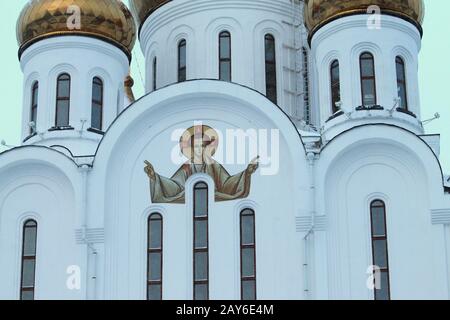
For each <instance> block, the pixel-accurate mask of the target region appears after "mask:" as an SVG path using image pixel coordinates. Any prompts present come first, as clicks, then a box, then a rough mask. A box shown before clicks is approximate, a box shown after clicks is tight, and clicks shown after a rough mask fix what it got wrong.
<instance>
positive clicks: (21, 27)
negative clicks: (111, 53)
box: [17, 0, 136, 56]
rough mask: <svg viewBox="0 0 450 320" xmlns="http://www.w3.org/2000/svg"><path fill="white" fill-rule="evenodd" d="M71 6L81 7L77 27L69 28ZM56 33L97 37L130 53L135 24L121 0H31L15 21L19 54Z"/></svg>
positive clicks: (71, 15)
mask: <svg viewBox="0 0 450 320" xmlns="http://www.w3.org/2000/svg"><path fill="white" fill-rule="evenodd" d="M70 6H77V7H78V8H80V19H79V22H80V24H79V26H80V28H79V29H77V28H75V29H72V30H71V29H70V28H73V26H72V25H71V24H70V23H69V24H68V21H69V22H71V21H76V19H74V17H75V16H74V14H73V13H72V12H73V11H71V10H70ZM68 9H69V10H68ZM68 11H69V12H68ZM69 27H70V28H69ZM57 35H85V36H92V37H96V38H100V39H103V40H106V41H108V42H111V43H113V44H115V45H116V46H118V47H119V48H120V49H122V50H123V51H124V52H125V53H126V54H127V55H128V56H130V55H131V50H132V48H133V46H134V43H135V41H136V25H135V22H134V19H133V16H132V15H131V12H130V11H129V10H128V8H127V7H126V6H125V5H124V4H123V3H122V1H120V0H30V1H29V2H28V3H27V4H26V6H25V7H24V9H23V10H22V13H21V14H20V17H19V20H18V21H17V41H18V42H19V45H20V47H21V48H20V53H22V52H23V50H24V49H26V48H27V47H28V46H30V45H31V44H32V43H35V42H36V41H38V40H40V39H43V38H48V37H51V36H57Z"/></svg>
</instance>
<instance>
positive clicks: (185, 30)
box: [140, 0, 303, 116]
mask: <svg viewBox="0 0 450 320" xmlns="http://www.w3.org/2000/svg"><path fill="white" fill-rule="evenodd" d="M302 5H303V3H300V4H299V3H297V2H291V1H289V0H239V1H229V0H228V1H216V0H197V1H190V0H175V1H171V2H169V3H167V4H164V5H163V6H161V7H160V8H158V9H157V10H156V11H155V12H153V13H152V14H151V15H150V16H149V18H148V19H147V20H146V21H145V23H144V24H143V26H142V29H141V32H140V43H141V48H142V52H143V53H144V56H145V57H146V67H145V74H146V92H150V91H152V83H153V70H152V69H153V59H154V57H155V56H156V57H157V88H161V87H164V86H166V85H169V84H172V83H175V82H177V66H178V62H177V59H178V49H177V48H178V43H179V41H180V40H181V39H185V40H186V41H187V79H202V78H208V79H217V78H218V77H219V76H218V72H219V67H218V55H219V54H218V36H219V34H220V32H222V31H225V30H227V31H229V32H230V33H231V42H232V81H233V82H236V83H239V84H242V85H245V86H248V87H250V88H252V89H255V90H257V91H259V92H261V93H263V94H265V91H266V85H265V73H264V68H265V67H264V61H265V51H264V36H265V34H267V33H270V34H272V35H273V36H274V38H275V42H276V55H277V82H278V105H279V106H281V107H282V108H283V110H285V111H286V112H287V113H288V114H289V115H292V116H297V115H298V114H299V113H300V111H299V110H298V109H299V108H300V107H299V105H298V104H297V98H296V94H297V92H296V90H297V87H296V85H297V83H296V82H297V77H298V76H299V75H298V74H297V73H296V72H295V70H296V58H297V56H296V55H297V54H298V52H297V50H296V49H295V48H296V47H300V48H301V46H302V44H300V43H298V41H299V39H295V38H296V37H295V33H294V29H295V28H294V27H293V26H294V25H296V24H297V23H299V22H298V21H303V18H302V17H301V16H300V15H301V6H302ZM300 25H302V23H300ZM294 39H295V40H294Z"/></svg>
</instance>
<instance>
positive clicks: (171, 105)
mask: <svg viewBox="0 0 450 320" xmlns="http://www.w3.org/2000/svg"><path fill="white" fill-rule="evenodd" d="M130 4H131V9H128V8H127V7H126V6H125V4H124V3H122V2H121V1H118V0H95V1H93V0H92V1H85V0H61V1H56V0H31V1H29V2H28V3H27V5H26V6H25V8H24V9H23V11H22V13H21V15H20V17H19V20H18V25H17V37H18V41H19V45H20V49H19V60H20V65H21V68H22V71H23V75H24V82H23V88H24V91H23V106H22V108H23V112H22V114H23V117H22V118H23V120H22V125H21V128H22V130H21V133H22V134H21V136H22V141H23V142H22V145H21V146H18V147H11V148H9V149H8V150H6V151H4V152H2V153H0V299H23V300H30V299H36V300H46V299H74V300H84V299H90V300H96V299H135V300H145V299H150V300H160V299H164V300H169V299H170V300H192V299H196V300H208V299H210V300H217V299H220V300H240V299H242V300H256V299H258V300H259V299H261V300H263V299H264V300H266V299H269V300H271V299H275V300H278V299H287V300H309V299H311V300H314V299H364V300H365V299H368V300H373V299H377V300H386V299H449V298H450V181H448V176H446V175H445V173H444V172H443V170H442V167H441V165H440V162H439V153H440V137H439V135H428V134H425V130H424V127H423V122H422V121H423V119H422V118H421V106H420V102H419V101H420V100H419V81H418V63H419V61H418V54H419V51H420V48H421V38H422V34H423V30H422V26H421V23H422V21H423V15H424V4H423V2H422V1H421V0H391V1H388V2H387V1H381V0H351V1H348V0H347V1H344V0H334V1H331V0H307V1H305V2H304V1H297V0H221V1H218V0H172V1H170V0H132V1H130ZM137 38H138V39H139V43H140V47H141V49H142V52H143V54H144V57H145V71H142V73H143V77H144V78H145V92H146V94H145V95H144V96H143V97H141V98H140V99H137V100H135V98H134V96H133V92H132V85H133V80H132V78H131V77H130V76H129V68H130V62H131V59H132V55H131V51H132V48H133V45H134V43H135V41H136V39H137ZM424 107H425V108H426V107H427V106H424ZM18 125H19V124H18Z"/></svg>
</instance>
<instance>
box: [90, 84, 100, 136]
mask: <svg viewBox="0 0 450 320" xmlns="http://www.w3.org/2000/svg"><path fill="white" fill-rule="evenodd" d="M91 128H93V129H97V130H102V129H103V81H102V80H101V79H100V78H99V77H95V78H94V80H92V103H91Z"/></svg>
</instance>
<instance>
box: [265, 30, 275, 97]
mask: <svg viewBox="0 0 450 320" xmlns="http://www.w3.org/2000/svg"><path fill="white" fill-rule="evenodd" d="M264 40H265V41H264V42H265V57H266V60H265V63H266V97H267V98H268V99H269V100H270V101H272V102H273V103H275V104H276V103H277V62H276V48H275V38H274V37H273V35H271V34H266V36H265V38H264Z"/></svg>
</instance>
